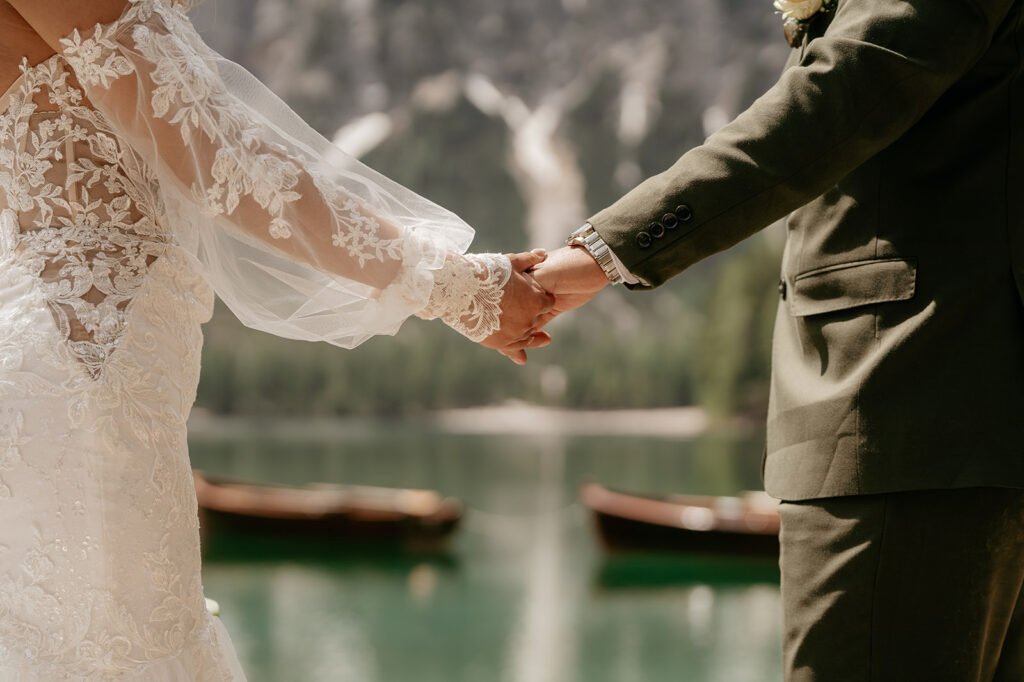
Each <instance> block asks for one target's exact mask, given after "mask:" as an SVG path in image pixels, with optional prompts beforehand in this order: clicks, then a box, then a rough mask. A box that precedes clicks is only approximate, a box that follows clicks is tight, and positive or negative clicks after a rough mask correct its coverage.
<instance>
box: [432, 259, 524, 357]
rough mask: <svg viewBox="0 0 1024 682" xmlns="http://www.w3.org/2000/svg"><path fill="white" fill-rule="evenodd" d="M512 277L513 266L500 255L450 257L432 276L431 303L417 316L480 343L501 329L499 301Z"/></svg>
mask: <svg viewBox="0 0 1024 682" xmlns="http://www.w3.org/2000/svg"><path fill="white" fill-rule="evenodd" d="M511 275H512V264H511V263H510V262H509V259H508V257H507V256H503V255H501V254H495V253H483V254H468V255H465V256H460V255H452V256H449V258H448V260H447V262H446V263H445V265H444V267H443V268H441V269H440V270H438V271H436V272H435V273H434V290H433V291H432V292H431V294H430V301H429V302H428V303H427V306H426V307H425V308H424V309H423V310H421V311H420V312H418V313H416V315H417V316H418V317H422V318H423V319H425V320H432V319H435V318H440V319H441V320H442V321H443V322H444V323H445V324H447V325H448V326H449V327H451V328H452V329H454V330H455V331H457V332H459V333H460V334H462V335H463V336H465V337H467V338H468V339H470V340H471V341H476V342H480V341H483V340H484V339H486V338H487V337H488V336H490V335H491V334H493V333H494V332H496V331H498V329H499V328H500V327H501V298H502V296H503V295H504V293H505V285H506V284H507V283H508V279H509V277H511Z"/></svg>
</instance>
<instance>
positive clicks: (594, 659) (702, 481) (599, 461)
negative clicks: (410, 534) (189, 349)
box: [191, 423, 781, 682]
mask: <svg viewBox="0 0 1024 682" xmlns="http://www.w3.org/2000/svg"><path fill="white" fill-rule="evenodd" d="M761 444H762V440H761V439H760V438H759V437H757V436H753V437H725V436H718V437H709V436H705V437H701V438H697V439H693V440H680V439H669V438H662V439H653V438H635V437H606V438H597V437H575V436H571V437H569V436H545V437H540V436H537V437H530V436H514V437H501V436H493V435H459V434H452V433H445V432H444V431H441V430H439V429H436V428H432V427H430V426H428V425H422V424H421V425H408V424H406V425H402V424H379V423H376V424H374V423H350V424H345V425H342V426H340V427H338V428H334V429H330V430H328V431H327V432H325V433H317V429H314V428H308V429H306V428H303V427H302V426H301V425H300V426H297V427H296V426H295V425H292V427H291V428H288V429H275V428H272V427H268V426H267V425H266V424H263V425H261V426H259V427H256V426H253V427H252V428H251V429H250V428H248V427H244V428H239V427H238V425H237V423H236V424H235V425H234V426H233V427H232V428H225V429H222V430H218V429H217V428H204V429H202V430H201V433H198V434H194V435H193V436H192V438H191V448H192V459H193V464H194V465H195V466H196V467H197V468H201V469H203V470H205V471H207V472H208V473H210V474H217V475H226V476H232V477H240V478H245V479H249V480H254V481H267V482H280V483H290V484H302V483H307V482H311V481H323V482H337V483H358V484H368V485H381V486H402V487H418V488H433V489H436V490H438V491H440V492H442V493H444V494H446V495H452V496H455V497H458V498H460V499H461V500H462V501H463V503H464V504H465V506H466V510H467V511H466V516H465V519H464V520H463V523H462V525H461V527H460V528H459V529H458V531H457V532H456V535H455V536H454V537H453V538H452V542H451V545H450V547H449V548H448V550H447V551H445V552H441V553H431V554H416V553H405V552H399V551H385V550H369V549H365V548H364V549H353V548H346V547H339V546H333V545H330V544H329V543H326V542H324V543H320V544H316V543H308V544H305V545H302V546H301V547H299V548H298V549H299V551H296V546H295V545H294V544H292V545H290V546H289V548H288V549H287V551H281V548H280V547H276V546H266V545H255V544H254V543H252V542H251V541H250V540H246V539H242V538H235V539H232V538H220V539H216V540H214V539H211V543H210V546H209V547H207V548H206V552H207V556H206V562H205V568H204V584H205V586H206V592H207V595H208V596H210V597H211V598H214V599H216V600H218V601H219V602H220V604H221V611H222V618H223V621H224V623H225V625H226V626H227V627H228V629H229V630H230V632H231V634H232V638H233V640H234V642H235V645H236V647H237V649H238V652H239V655H240V657H241V659H242V664H243V666H244V667H245V668H246V671H247V674H248V676H249V680H250V682H293V681H294V682H303V681H308V682H321V681H325V682H326V681H331V682H435V681H436V682H442V681H443V682H463V681H464V682H612V681H614V682H634V681H635V682H661V681H665V682H669V681H671V682H768V681H772V682H777V680H779V679H780V678H781V653H780V646H781V629H780V622H779V613H780V605H779V592H778V570H777V567H776V566H775V563H774V561H771V560H749V559H725V558H715V557H707V556H686V555H668V556H665V555H637V554H632V555H630V554H627V555H615V556H606V555H605V554H604V552H603V551H602V549H601V547H600V546H599V544H598V541H597V538H596V536H595V535H594V532H593V529H592V526H591V519H590V518H589V516H588V513H587V511H586V510H585V509H584V508H583V507H581V505H580V504H579V503H578V502H577V497H576V490H577V488H578V486H579V484H580V483H581V482H583V481H586V480H594V481H598V482H601V483H605V484H608V485H612V486H614V487H616V488H620V489H625V490H631V491H637V492H652V493H659V492H660V493H670V492H679V493H685V492H694V493H709V494H732V493H736V492H738V491H741V490H747V489H757V488H758V487H759V467H760V452H761Z"/></svg>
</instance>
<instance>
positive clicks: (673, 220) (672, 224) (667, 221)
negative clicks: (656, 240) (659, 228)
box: [661, 213, 679, 230]
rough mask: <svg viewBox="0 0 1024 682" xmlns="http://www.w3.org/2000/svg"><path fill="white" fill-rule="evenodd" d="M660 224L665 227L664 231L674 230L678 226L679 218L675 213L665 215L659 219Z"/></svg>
mask: <svg viewBox="0 0 1024 682" xmlns="http://www.w3.org/2000/svg"><path fill="white" fill-rule="evenodd" d="M661 222H662V223H663V224H664V225H665V229H666V230H674V229H676V227H677V226H678V225H679V218H677V217H676V214H675V213H666V214H665V215H663V216H662V217H661Z"/></svg>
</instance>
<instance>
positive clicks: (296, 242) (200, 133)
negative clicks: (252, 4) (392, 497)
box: [61, 0, 510, 347]
mask: <svg viewBox="0 0 1024 682" xmlns="http://www.w3.org/2000/svg"><path fill="white" fill-rule="evenodd" d="M61 44H62V51H63V55H64V57H65V59H66V60H67V62H68V63H69V64H70V65H71V67H72V69H73V70H74V71H75V75H76V77H77V78H78V80H79V81H80V83H81V85H82V87H83V89H84V90H85V92H86V95H87V96H88V98H89V100H90V101H91V103H92V105H93V106H94V107H95V108H96V109H97V110H98V111H100V112H101V113H102V114H103V115H104V117H105V118H107V119H108V120H109V122H110V125H111V126H112V127H113V129H114V130H116V131H117V133H118V134H119V135H121V136H123V137H124V139H125V140H126V141H127V142H128V143H129V144H131V145H132V147H133V148H134V149H135V150H136V151H137V152H138V154H139V155H140V156H141V157H142V158H143V159H145V161H146V163H148V164H150V165H151V166H152V168H153V170H154V172H155V173H156V176H157V177H158V178H159V182H160V185H161V194H162V196H163V197H164V203H165V206H164V213H165V215H164V216H162V218H163V219H165V220H166V222H167V225H168V227H169V229H170V230H172V231H173V233H174V234H175V236H176V237H177V238H178V240H179V241H180V243H181V244H182V245H183V246H184V247H185V248H187V249H188V250H190V251H192V252H193V253H194V254H195V255H196V256H197V258H198V260H199V261H200V263H201V264H202V268H203V269H204V274H205V276H206V277H207V279H208V280H209V282H210V284H211V285H212V286H213V288H214V290H215V291H216V292H217V294H218V295H219V296H220V297H221V298H222V299H223V300H224V302H225V303H226V304H227V305H228V306H229V307H230V308H231V310H232V311H233V312H234V313H235V314H236V315H237V316H238V318H239V319H240V320H241V321H242V322H244V323H245V324H247V325H248V326H251V327H254V328H257V329H261V330H264V331H268V332H271V333H274V334H277V335H279V336H284V337H288V338H294V339H305V340H324V341H328V342H330V343H334V344H336V345H340V346H345V347H352V346H354V345H356V344H358V343H360V342H361V341H363V340H365V339H366V338H368V337H369V336H372V335H374V334H381V333H384V334H390V333H394V332H395V331H396V330H397V329H398V327H399V325H400V324H401V323H402V321H403V320H405V319H406V318H407V317H408V316H409V315H412V314H419V315H420V316H421V317H428V318H432V317H440V318H442V319H443V320H444V321H445V322H447V323H448V324H449V325H451V326H453V327H455V328H456V329H457V330H459V331H460V332H462V333H463V334H465V335H466V336H468V337H470V338H471V339H474V340H480V339H483V338H485V337H486V336H488V335H489V334H491V333H492V332H494V331H496V329H497V327H498V324H499V322H498V320H499V316H500V303H501V296H502V293H503V289H504V286H505V283H506V281H507V279H508V277H509V274H510V265H509V262H508V259H507V258H505V257H504V256H497V255H492V254H487V255H482V256H464V255H462V252H463V251H465V249H466V248H467V247H468V245H469V242H470V241H471V239H472V236H473V231H472V229H470V228H469V227H468V226H467V225H466V224H465V223H464V222H462V221H461V220H460V219H459V218H458V217H457V216H455V215H454V214H452V213H450V212H449V211H447V210H445V209H443V208H440V207H439V206H436V205H435V204H433V203H431V202H429V201H427V200H426V199H424V198H422V197H420V196H418V195H416V194H415V193H413V192H411V191H409V190H407V189H405V188H404V187H401V186H400V185H397V184H396V183H394V182H392V181H390V180H388V179H387V178H385V177H383V176H382V175H380V174H379V173H376V172H374V171H373V170H371V169H369V168H368V167H366V166H364V165H363V164H361V163H359V162H358V161H356V160H354V159H352V158H351V157H349V156H347V155H345V154H344V153H343V152H342V151H341V150H339V149H337V148H336V147H334V146H333V145H331V144H330V143H329V142H328V141H327V140H326V139H324V138H323V137H321V136H320V135H318V134H317V133H316V132H314V131H313V130H312V129H311V128H310V127H309V126H307V125H306V124H305V123H304V122H303V121H302V120H301V119H299V118H298V117H297V116H296V115H295V114H294V113H293V112H292V111H291V110H290V109H289V108H288V107H287V106H286V105H285V104H284V103H283V102H282V101H281V100H280V99H278V98H277V97H276V96H275V95H274V94H273V93H271V92H270V91H269V90H268V89H267V88H266V87H264V86H263V85H262V84H261V83H260V82H259V81H257V80H256V79H255V78H254V77H253V76H251V75H250V74H249V73H248V72H246V71H245V70H244V69H242V68H241V67H240V66H238V65H237V64H234V63H233V62H231V61H229V60H227V59H224V58H223V57H221V56H220V55H218V54H216V53H215V52H214V51H212V50H211V49H210V48H209V47H207V46H206V45H205V44H204V43H203V41H202V39H201V38H200V37H199V35H198V33H197V32H196V31H195V29H194V28H193V27H192V25H191V23H190V22H189V20H188V18H187V16H186V15H185V14H184V12H182V11H181V10H179V9H177V8H174V7H171V6H170V5H169V4H168V3H167V2H166V0H133V1H132V2H131V3H130V4H129V5H128V6H127V7H126V9H125V11H124V13H123V14H122V16H121V17H120V18H119V19H118V20H117V21H115V22H113V23H111V24H107V25H97V26H96V27H95V29H93V30H92V31H91V32H89V33H86V34H85V35H83V34H80V33H79V32H78V31H76V32H74V33H73V34H72V35H71V36H69V37H67V38H65V39H64V40H62V41H61Z"/></svg>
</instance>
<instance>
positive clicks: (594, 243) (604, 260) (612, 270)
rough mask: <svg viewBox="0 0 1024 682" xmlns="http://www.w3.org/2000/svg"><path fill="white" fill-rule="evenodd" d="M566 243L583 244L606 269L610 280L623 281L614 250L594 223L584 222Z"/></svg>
mask: <svg viewBox="0 0 1024 682" xmlns="http://www.w3.org/2000/svg"><path fill="white" fill-rule="evenodd" d="M565 243H566V246H582V247H583V248H585V249H586V250H587V252H588V253H590V255H591V256H593V257H594V260H595V261H597V264H598V265H600V266H601V269H602V270H604V274H605V276H607V277H608V281H609V282H611V283H612V284H618V283H620V282H621V281H622V275H621V274H620V273H619V269H618V268H617V267H616V266H615V261H614V260H613V259H612V250H611V249H610V248H609V247H608V245H607V244H605V243H604V239H602V238H601V235H600V234H598V233H597V230H595V229H594V226H593V225H591V224H590V223H583V227H581V228H579V229H578V230H576V231H575V232H573V233H572V234H570V235H569V238H568V239H566V240H565Z"/></svg>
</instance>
